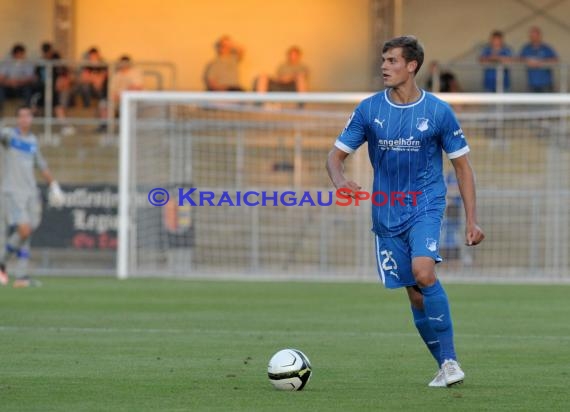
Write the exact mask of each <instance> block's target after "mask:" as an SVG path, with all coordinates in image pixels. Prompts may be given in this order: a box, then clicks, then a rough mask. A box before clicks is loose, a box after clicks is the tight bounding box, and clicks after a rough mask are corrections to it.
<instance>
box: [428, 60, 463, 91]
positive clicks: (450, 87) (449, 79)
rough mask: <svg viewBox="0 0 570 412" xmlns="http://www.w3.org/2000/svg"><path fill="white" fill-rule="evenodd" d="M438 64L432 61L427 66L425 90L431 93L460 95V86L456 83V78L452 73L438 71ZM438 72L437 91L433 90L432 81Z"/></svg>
mask: <svg viewBox="0 0 570 412" xmlns="http://www.w3.org/2000/svg"><path fill="white" fill-rule="evenodd" d="M438 69H439V64H438V62H436V61H434V62H431V63H430V65H429V78H428V80H427V82H426V89H427V90H429V91H432V92H436V93H437V92H441V93H460V92H461V91H462V90H461V86H460V85H459V82H458V81H457V78H456V76H455V74H454V73H452V72H451V71H449V70H441V71H439V70H438ZM438 71H439V90H434V85H433V79H434V76H435V75H436V74H437V72H438Z"/></svg>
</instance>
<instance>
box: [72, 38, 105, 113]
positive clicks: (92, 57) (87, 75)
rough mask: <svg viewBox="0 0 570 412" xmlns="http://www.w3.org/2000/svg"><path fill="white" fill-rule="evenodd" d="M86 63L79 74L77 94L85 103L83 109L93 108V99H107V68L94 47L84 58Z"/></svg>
mask: <svg viewBox="0 0 570 412" xmlns="http://www.w3.org/2000/svg"><path fill="white" fill-rule="evenodd" d="M84 60H85V62H84V63H83V66H82V67H81V70H80V73H79V84H78V85H77V89H78V90H77V92H78V93H79V94H80V96H81V100H82V101H83V107H91V99H92V98H95V99H97V100H100V101H101V100H105V99H106V98H107V75H108V71H107V67H106V66H105V65H104V63H105V61H104V60H103V58H102V57H101V54H100V53H99V50H98V49H97V48H95V47H92V48H91V49H89V50H88V51H87V53H86V54H85V56H84Z"/></svg>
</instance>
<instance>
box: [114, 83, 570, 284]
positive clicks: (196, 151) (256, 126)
mask: <svg viewBox="0 0 570 412" xmlns="http://www.w3.org/2000/svg"><path fill="white" fill-rule="evenodd" d="M370 94H371V93H268V94H257V93H191V92H127V93H124V94H123V95H122V100H121V122H120V125H121V131H120V147H119V218H118V252H117V275H118V277H119V278H121V279H124V278H127V277H140V276H156V277H173V276H175V277H223V278H239V279H253V278H256V279H257V278H268V279H327V280H334V279H348V280H374V279H376V278H377V273H376V263H375V259H374V250H373V242H372V240H373V237H372V234H371V232H370V216H369V213H370V204H369V203H367V202H362V203H361V204H360V205H359V206H354V205H352V206H350V207H342V206H338V205H335V204H334V201H335V200H336V198H334V188H333V187H332V186H331V184H330V183H329V179H328V177H327V175H326V171H325V168H324V164H325V160H326V156H327V153H328V151H329V150H330V149H331V147H332V145H333V143H334V141H335V139H336V137H337V136H338V134H339V133H340V132H341V131H342V129H343V128H344V125H345V123H346V121H347V120H348V117H349V115H350V113H351V112H352V110H353V108H354V107H355V105H356V104H358V102H360V101H361V100H362V99H364V98H366V97H367V96H369V95H370ZM440 97H441V98H443V99H444V100H446V101H447V102H448V103H450V104H451V105H452V106H453V107H454V109H455V112H456V114H457V116H458V118H459V120H460V122H461V125H462V128H463V131H464V132H465V135H466V137H467V139H468V141H469V144H470V146H471V153H470V157H471V160H472V163H473V165H474V168H475V171H476V174H477V181H478V208H479V220H480V223H481V225H482V226H483V228H484V229H485V230H486V234H487V239H486V240H485V242H484V243H483V244H481V245H480V246H478V247H477V248H467V247H465V246H464V245H463V239H462V231H463V221H462V219H463V218H462V217H463V210H462V206H461V204H460V200H459V197H458V192H457V188H456V185H455V184H454V181H453V176H452V173H450V172H451V171H450V165H449V162H447V161H446V163H447V165H446V178H448V182H449V189H448V205H449V206H448V209H447V211H446V217H445V220H444V225H443V229H442V237H441V247H442V251H441V252H442V255H443V256H444V258H445V261H444V263H442V264H441V265H438V270H439V273H440V274H441V275H442V276H443V277H446V278H448V279H455V280H492V279H501V280H513V281H538V282H540V281H570V261H569V258H568V256H569V255H570V235H569V231H568V228H569V227H570V206H569V205H570V129H569V123H570V95H567V94H441V95H440ZM347 172H348V174H349V175H350V176H351V177H352V178H354V180H356V181H358V182H359V183H360V184H361V185H362V187H363V188H364V189H366V190H369V189H370V186H371V179H372V174H371V168H370V165H369V160H368V153H367V150H366V148H364V147H363V148H361V149H360V150H359V151H357V152H356V153H355V155H352V156H351V157H350V158H349V161H348V163H347ZM158 189H160V190H161V191H157V190H158ZM331 192H333V197H332V200H333V204H332V205H327V206H322V205H319V203H324V202H326V200H327V195H328V194H330V193H331ZM167 196H169V197H170V200H169V201H168V202H167V203H166V205H164V206H154V205H153V204H152V203H155V204H157V203H160V202H162V201H164V200H165V199H166V197H167ZM319 196H321V197H319ZM301 199H305V201H304V202H300V201H301ZM309 199H310V200H311V201H312V203H314V205H313V204H311V201H309ZM319 200H320V202H319ZM255 202H258V204H257V205H253V204H254V203H255ZM293 203H295V205H294V206H293V205H292V204H293ZM299 203H302V204H300V205H299Z"/></svg>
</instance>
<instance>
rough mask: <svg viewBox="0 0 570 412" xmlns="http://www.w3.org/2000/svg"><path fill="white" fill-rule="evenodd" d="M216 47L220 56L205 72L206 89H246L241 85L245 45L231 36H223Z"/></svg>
mask: <svg viewBox="0 0 570 412" xmlns="http://www.w3.org/2000/svg"><path fill="white" fill-rule="evenodd" d="M215 47H216V53H217V55H218V56H217V57H216V58H215V59H214V60H212V61H211V62H210V63H209V64H208V65H207V66H206V71H205V73H204V81H205V83H206V89H207V90H210V91H225V92H228V91H244V89H243V88H242V87H241V86H240V85H239V62H240V61H241V59H242V58H243V54H244V50H243V47H241V46H239V45H237V44H236V43H234V41H233V40H232V39H231V38H230V37H229V36H222V37H221V38H220V39H219V40H218V41H217V42H216V46H215Z"/></svg>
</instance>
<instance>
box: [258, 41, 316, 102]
mask: <svg viewBox="0 0 570 412" xmlns="http://www.w3.org/2000/svg"><path fill="white" fill-rule="evenodd" d="M301 56H302V53H301V49H300V48H299V47H297V46H292V47H290V48H289V50H287V58H286V61H285V62H283V63H282V64H281V65H280V66H279V67H278V68H277V75H276V76H275V77H269V76H267V75H265V74H264V75H261V76H259V78H258V79H257V82H256V85H255V90H256V91H258V92H267V91H270V92H306V91H307V82H308V79H309V69H308V67H307V66H306V65H305V64H303V63H302V62H301Z"/></svg>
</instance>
